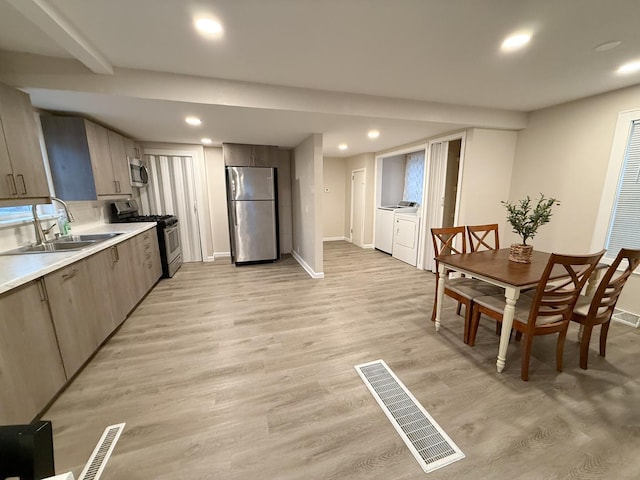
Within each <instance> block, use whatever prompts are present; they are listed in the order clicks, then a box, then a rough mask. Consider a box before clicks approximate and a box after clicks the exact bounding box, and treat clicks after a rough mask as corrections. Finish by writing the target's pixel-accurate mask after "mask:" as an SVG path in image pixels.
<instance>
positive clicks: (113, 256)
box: [111, 246, 118, 263]
mask: <svg viewBox="0 0 640 480" xmlns="http://www.w3.org/2000/svg"><path fill="white" fill-rule="evenodd" d="M117 261H118V247H116V246H113V247H111V263H116V262H117Z"/></svg>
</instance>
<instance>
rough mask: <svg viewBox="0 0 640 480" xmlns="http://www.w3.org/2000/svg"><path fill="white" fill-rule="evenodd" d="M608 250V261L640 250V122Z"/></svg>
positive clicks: (622, 174) (631, 141)
mask: <svg viewBox="0 0 640 480" xmlns="http://www.w3.org/2000/svg"><path fill="white" fill-rule="evenodd" d="M605 248H606V249H607V253H606V254H605V257H606V258H615V257H616V255H618V252H619V251H620V249H621V248H640V120H636V121H634V122H633V123H632V125H631V133H630V135H629V142H628V144H627V149H626V152H625V158H624V164H623V166H622V171H621V172H620V180H619V181H618V191H617V193H616V201H615V204H614V206H613V212H612V216H611V222H610V224H609V232H608V235H607V244H606V247H605Z"/></svg>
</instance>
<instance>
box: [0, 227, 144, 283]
mask: <svg viewBox="0 0 640 480" xmlns="http://www.w3.org/2000/svg"><path fill="white" fill-rule="evenodd" d="M155 226H156V223H155V222H138V223H109V224H98V225H89V226H86V227H83V228H78V229H75V228H74V229H73V231H72V232H71V234H72V235H76V234H91V233H121V234H122V235H118V236H117V237H114V238H110V239H108V240H105V241H102V242H97V243H96V244H95V245H91V246H89V247H86V248H83V249H82V250H75V251H71V252H70V251H62V252H47V253H25V254H22V255H5V256H0V294H2V293H4V292H6V291H8V290H11V289H12V288H16V287H19V286H20V285H24V284H25V283H28V282H30V281H31V280H35V279H36V278H39V277H42V276H43V275H46V274H48V273H51V272H53V271H55V270H59V269H60V268H64V267H66V266H67V265H71V264H72V263H74V262H77V261H79V260H82V259H83V258H86V257H88V256H90V255H93V254H94V253H98V252H100V251H102V250H105V249H107V248H109V247H111V246H113V245H116V244H118V243H120V242H122V241H124V240H127V239H129V238H131V237H135V236H136V235H138V234H140V233H142V232H144V231H146V230H149V229H151V228H155Z"/></svg>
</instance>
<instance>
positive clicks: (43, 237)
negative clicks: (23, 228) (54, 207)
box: [31, 197, 76, 245]
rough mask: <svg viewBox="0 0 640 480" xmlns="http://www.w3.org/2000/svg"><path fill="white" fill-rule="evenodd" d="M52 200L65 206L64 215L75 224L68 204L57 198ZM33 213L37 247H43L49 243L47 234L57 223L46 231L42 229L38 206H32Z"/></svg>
mask: <svg viewBox="0 0 640 480" xmlns="http://www.w3.org/2000/svg"><path fill="white" fill-rule="evenodd" d="M51 200H52V201H53V200H55V201H56V202H58V203H60V205H62V206H63V208H64V213H65V215H66V216H67V220H69V223H71V222H75V220H76V219H75V218H73V214H72V213H71V210H69V206H68V205H67V204H66V202H65V201H64V200H61V199H59V198H57V197H51ZM31 212H32V214H33V227H34V229H35V232H36V245H42V244H43V243H47V233H49V232H50V231H51V229H52V228H53V226H54V225H55V223H54V224H53V225H51V227H49V228H48V229H47V230H46V231H45V230H43V229H42V224H41V223H40V219H39V218H38V205H35V204H34V205H32V206H31Z"/></svg>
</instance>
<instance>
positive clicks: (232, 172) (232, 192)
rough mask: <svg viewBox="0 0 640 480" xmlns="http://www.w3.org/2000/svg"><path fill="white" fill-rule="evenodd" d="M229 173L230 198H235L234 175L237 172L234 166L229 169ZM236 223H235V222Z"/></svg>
mask: <svg viewBox="0 0 640 480" xmlns="http://www.w3.org/2000/svg"><path fill="white" fill-rule="evenodd" d="M230 173H231V199H232V200H235V199H236V177H237V176H238V172H236V170H235V169H234V168H232V169H231V170H230ZM236 225H237V224H236Z"/></svg>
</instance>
